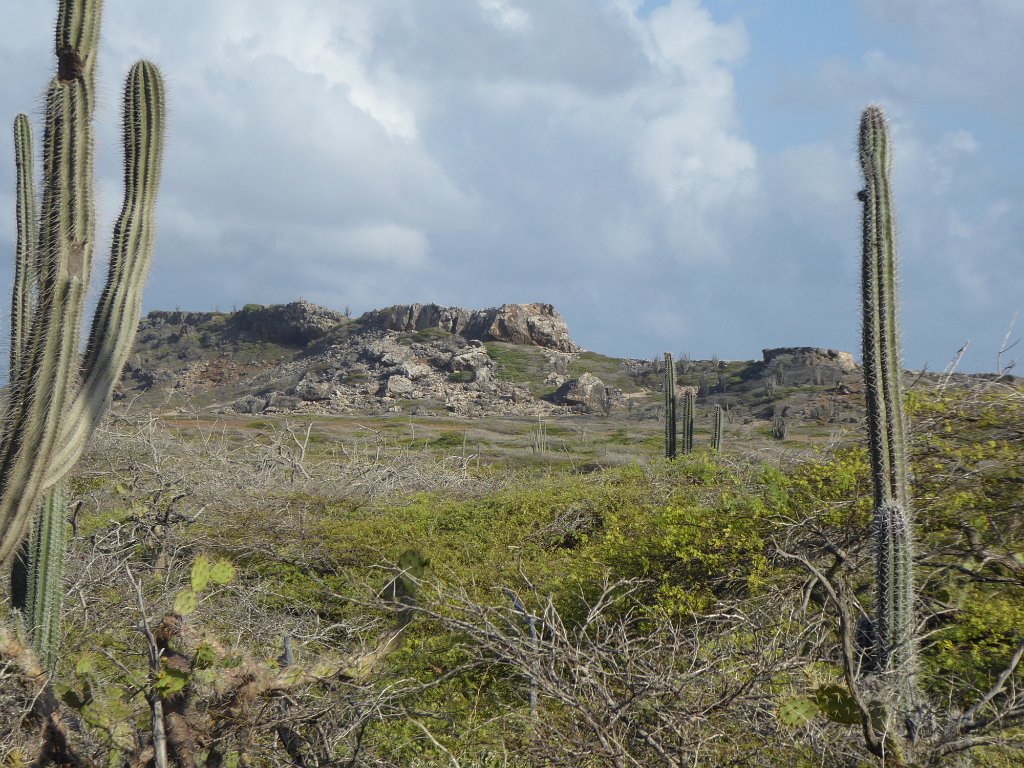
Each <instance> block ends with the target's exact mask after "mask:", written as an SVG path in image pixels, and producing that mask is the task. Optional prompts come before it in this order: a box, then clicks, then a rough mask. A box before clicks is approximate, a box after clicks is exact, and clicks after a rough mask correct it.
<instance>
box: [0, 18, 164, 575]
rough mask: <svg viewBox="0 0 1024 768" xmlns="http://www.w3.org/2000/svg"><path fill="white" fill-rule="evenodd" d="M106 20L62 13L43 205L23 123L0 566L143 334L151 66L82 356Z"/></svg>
mask: <svg viewBox="0 0 1024 768" xmlns="http://www.w3.org/2000/svg"><path fill="white" fill-rule="evenodd" d="M100 10H101V1H100V0H61V1H60V3H59V11H58V17H57V30H56V53H57V74H56V76H55V77H54V78H53V80H52V81H51V83H50V86H49V88H48V90H47V94H46V112H45V130H44V136H43V163H42V165H43V178H42V182H43V183H42V201H41V205H40V206H39V208H38V209H37V203H36V199H35V194H34V188H33V184H32V179H31V175H32V134H31V128H30V125H29V122H28V118H27V117H26V116H24V115H19V116H18V117H17V118H16V120H15V128H14V131H15V147H16V152H15V154H16V160H17V163H16V165H17V175H18V182H17V183H18V189H17V192H18V194H17V206H18V210H17V219H18V227H17V246H16V248H17V250H16V267H15V280H14V289H13V297H12V312H11V315H12V316H11V362H12V365H11V370H10V396H9V400H8V404H7V410H6V414H5V419H4V422H3V426H2V433H0V437H2V443H0V561H3V560H6V559H7V558H8V557H9V556H10V555H11V554H12V553H13V552H14V551H15V550H16V549H17V548H18V546H19V545H20V543H21V541H22V539H23V537H24V535H25V532H26V529H27V528H28V526H29V521H30V519H31V517H32V514H33V512H34V511H35V509H36V508H37V505H38V504H39V503H40V500H41V499H43V498H44V497H45V496H46V495H47V492H48V490H49V489H50V488H52V487H53V486H54V485H55V484H56V483H57V482H58V481H59V480H60V479H61V478H62V477H64V476H65V475H66V474H67V472H68V470H70V469H71V467H72V466H73V465H74V463H75V462H76V461H77V460H78V457H79V456H80V455H81V453H82V451H83V449H84V447H85V442H86V439H87V438H88V436H89V435H90V433H91V432H92V430H93V428H94V427H95V425H96V422H97V421H98V420H99V418H100V417H101V416H102V414H103V411H104V410H105V408H106V403H107V401H108V400H109V397H110V392H111V390H112V388H113V385H114V382H115V381H116V379H117V377H118V376H119V375H120V372H121V369H122V368H123V366H124V362H125V360H126V359H127V357H128V354H129V352H130V349H131V344H132V340H133V339H134V336H135V330H136V327H137V326H138V320H139V312H140V309H141V295H142V288H143V286H144V284H145V281H146V276H147V274H148V271H149V264H150V260H151V256H152V248H153V232H154V210H155V203H156V191H157V185H158V182H159V177H160V155H161V150H162V146H163V128H164V99H163V83H162V80H161V78H160V73H159V71H158V70H157V68H156V67H155V66H154V65H153V64H151V63H149V62H145V61H142V62H138V63H136V64H135V65H134V66H133V67H132V69H131V72H130V73H129V75H128V78H127V82H126V84H125V93H124V152H125V162H124V179H125V196H124V203H123V206H122V209H121V214H120V217H119V218H118V221H117V224H116V225H115V228H114V238H113V243H112V246H111V254H110V265H109V268H108V272H107V280H106V284H105V287H104V289H103V292H102V294H101V296H100V301H99V305H98V306H97V309H96V312H95V315H94V316H93V321H92V329H91V332H90V335H89V339H88V343H87V346H86V352H85V356H84V358H82V357H81V356H80V355H79V351H78V350H79V337H80V333H81V324H82V313H83V305H84V301H85V295H86V292H87V290H88V285H89V277H90V268H91V263H92V253H93V245H94V241H95V235H94V230H95V224H94V202H93V196H92V166H93V160H92V155H93V129H92V114H93V106H94V101H95V90H96V89H95V83H94V78H93V73H94V70H95V66H96V53H97V50H98V39H99V27H100ZM49 506H50V508H51V509H56V507H54V506H53V505H49ZM59 514H61V515H63V512H60V513H59Z"/></svg>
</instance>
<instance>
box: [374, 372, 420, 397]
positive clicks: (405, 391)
mask: <svg viewBox="0 0 1024 768" xmlns="http://www.w3.org/2000/svg"><path fill="white" fill-rule="evenodd" d="M415 390H416V385H415V384H413V383H412V381H411V380H410V379H407V378H406V377H405V376H401V375H398V374H395V375H394V376H389V377H388V380H387V381H386V382H385V383H384V392H383V394H382V397H409V396H410V395H412V393H413V392H414V391H415Z"/></svg>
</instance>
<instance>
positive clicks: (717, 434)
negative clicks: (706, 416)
mask: <svg viewBox="0 0 1024 768" xmlns="http://www.w3.org/2000/svg"><path fill="white" fill-rule="evenodd" d="M724 421H725V419H724V417H723V412H722V406H720V405H716V406H715V408H714V411H712V413H711V447H712V448H713V449H715V450H716V451H721V450H722V426H723V423H724Z"/></svg>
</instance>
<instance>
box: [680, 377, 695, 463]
mask: <svg viewBox="0 0 1024 768" xmlns="http://www.w3.org/2000/svg"><path fill="white" fill-rule="evenodd" d="M696 411H697V393H696V392H694V391H693V388H690V389H688V390H686V394H684V395H683V453H690V452H692V451H693V419H694V416H695V414H696Z"/></svg>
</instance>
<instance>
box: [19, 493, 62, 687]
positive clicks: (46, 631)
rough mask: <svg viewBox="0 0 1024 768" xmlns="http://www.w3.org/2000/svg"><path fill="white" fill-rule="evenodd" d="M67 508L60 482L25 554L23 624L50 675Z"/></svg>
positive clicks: (57, 623)
mask: <svg viewBox="0 0 1024 768" xmlns="http://www.w3.org/2000/svg"><path fill="white" fill-rule="evenodd" d="M67 508H68V488H67V483H66V482H65V481H64V480H61V481H59V482H58V483H57V484H56V485H54V486H53V487H52V488H51V489H50V490H49V492H48V493H47V494H46V498H45V499H44V501H43V503H42V504H40V505H39V509H38V511H37V512H36V519H35V522H34V524H33V526H32V532H31V534H30V536H29V539H28V551H27V553H26V554H27V555H28V558H27V565H28V567H27V575H28V589H27V590H26V592H27V594H26V597H27V600H26V606H25V624H26V626H27V627H28V630H29V638H30V639H31V641H32V646H33V647H34V648H35V650H36V654H37V655H38V657H39V663H40V664H41V665H42V666H43V667H44V668H45V669H47V670H49V671H50V672H53V670H54V669H55V668H56V666H57V658H58V654H59V652H60V640H61V626H60V612H61V606H62V604H63V589H62V587H61V579H62V576H63V573H64V549H65V540H66V537H65V526H66V516H67Z"/></svg>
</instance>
